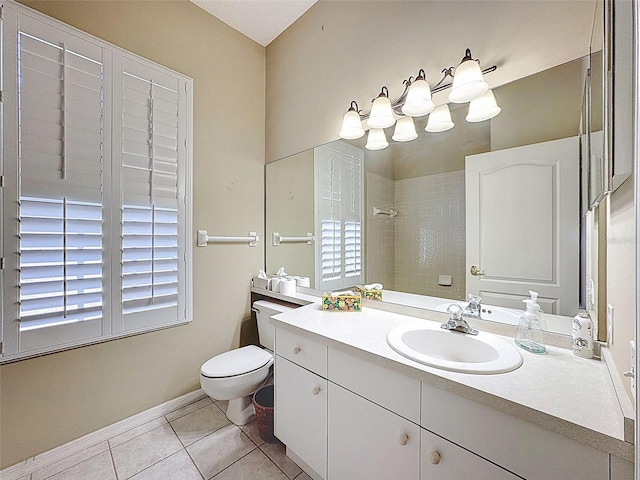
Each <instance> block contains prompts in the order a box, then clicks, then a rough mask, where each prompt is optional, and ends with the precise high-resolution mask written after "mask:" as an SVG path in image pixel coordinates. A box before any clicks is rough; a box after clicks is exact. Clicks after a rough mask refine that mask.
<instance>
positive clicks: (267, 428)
mask: <svg viewBox="0 0 640 480" xmlns="http://www.w3.org/2000/svg"><path fill="white" fill-rule="evenodd" d="M253 408H255V410H256V423H257V424H258V434H259V435H260V438H261V439H262V440H264V441H265V442H267V443H278V442H279V440H278V439H277V438H276V437H275V436H274V435H273V385H265V386H264V387H262V388H260V389H258V391H257V392H256V393H254V394H253Z"/></svg>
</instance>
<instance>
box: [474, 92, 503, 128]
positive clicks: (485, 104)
mask: <svg viewBox="0 0 640 480" xmlns="http://www.w3.org/2000/svg"><path fill="white" fill-rule="evenodd" d="M501 110H502V109H501V108H500V107H499V106H498V105H497V104H496V97H494V96H493V91H492V90H487V91H486V93H485V94H484V95H482V96H481V97H480V98H476V99H475V100H471V103H469V113H467V116H466V119H467V122H483V121H485V120H489V119H490V118H493V117H495V116H496V115H498V114H499V113H500V111H501Z"/></svg>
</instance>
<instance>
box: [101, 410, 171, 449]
mask: <svg viewBox="0 0 640 480" xmlns="http://www.w3.org/2000/svg"><path fill="white" fill-rule="evenodd" d="M166 424H167V420H166V419H165V418H164V417H158V418H156V419H154V420H151V421H150V422H147V423H144V424H142V425H140V426H139V427H135V428H132V429H131V430H127V431H126V432H124V433H121V434H120V435H117V436H115V437H113V438H110V439H109V446H110V447H111V448H114V447H117V446H118V445H120V444H122V443H124V442H128V441H129V440H131V439H133V438H135V437H137V436H139V435H144V434H145V433H147V432H150V431H151V430H155V429H156V428H158V427H161V426H162V425H166Z"/></svg>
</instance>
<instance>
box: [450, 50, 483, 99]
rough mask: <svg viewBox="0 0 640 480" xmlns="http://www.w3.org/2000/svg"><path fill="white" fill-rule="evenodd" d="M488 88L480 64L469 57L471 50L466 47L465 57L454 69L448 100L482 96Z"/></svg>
mask: <svg viewBox="0 0 640 480" xmlns="http://www.w3.org/2000/svg"><path fill="white" fill-rule="evenodd" d="M488 88H489V85H487V83H486V82H485V81H484V79H483V78H482V71H481V70H480V65H478V62H477V61H475V60H474V59H473V58H471V50H469V49H468V48H467V51H466V54H465V57H464V58H463V59H462V62H460V65H458V67H457V68H456V70H455V73H454V76H453V85H452V86H451V93H449V101H451V102H453V103H465V102H470V101H471V100H474V99H476V98H478V97H480V96H482V95H483V94H484V92H486V91H487V89H488Z"/></svg>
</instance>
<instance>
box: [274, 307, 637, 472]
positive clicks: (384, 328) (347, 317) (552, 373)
mask: <svg viewBox="0 0 640 480" xmlns="http://www.w3.org/2000/svg"><path fill="white" fill-rule="evenodd" d="M305 300H307V299H305ZM317 300H319V299H317ZM439 318H441V317H439V316H438V314H437V313H435V312H434V316H433V319H434V320H436V321H438V320H439ZM426 321H431V320H429V319H423V318H416V317H411V316H407V315H401V314H398V313H393V312H388V311H383V310H376V309H373V308H366V307H365V308H364V309H363V311H362V312H360V313H354V312H326V311H322V309H321V307H320V305H319V304H318V303H313V304H309V305H307V306H303V307H300V308H297V309H294V310H291V311H288V312H285V313H282V314H279V315H276V316H274V317H272V323H273V324H274V325H276V326H277V327H282V328H286V329H289V330H292V331H294V332H296V333H299V334H302V335H305V336H309V337H310V338H313V339H315V340H317V341H319V342H321V343H324V344H326V345H328V346H329V347H332V348H336V349H339V350H342V351H344V352H346V353H350V354H352V355H355V356H357V357H360V358H362V359H364V360H367V361H370V362H373V363H376V364H378V365H381V366H384V367H387V368H389V369H391V370H394V371H396V372H398V373H400V374H403V375H407V376H410V377H413V378H416V379H418V380H420V381H423V382H425V383H427V384H430V385H434V386H437V387H439V388H442V389H444V390H447V391H450V392H452V393H456V394H458V395H460V396H462V397H465V398H468V399H470V400H473V401H476V402H478V403H482V404H485V405H487V406H490V407H492V408H494V409H496V410H500V411H502V412H505V413H508V414H510V415H513V416H515V417H519V418H522V419H524V420H527V421H529V422H531V423H534V424H537V425H539V426H541V427H544V428H546V429H548V430H551V431H554V432H556V433H559V434H561V435H564V436H566V437H569V438H572V439H574V440H577V441H579V442H582V443H584V444H587V445H590V446H592V447H594V448H598V449H600V450H605V451H607V452H610V453H612V454H614V455H616V456H619V457H622V458H625V459H627V460H629V461H633V445H632V444H631V443H628V442H625V441H624V418H623V414H622V411H621V407H620V404H619V402H618V399H617V397H616V393H615V389H614V386H613V383H612V381H611V378H610V375H609V372H608V369H607V366H606V364H605V363H604V362H600V361H598V360H586V359H583V358H578V357H576V356H574V355H573V354H572V353H571V351H570V350H566V349H562V348H557V347H547V351H548V353H547V355H534V354H531V353H529V352H526V351H524V350H520V351H521V353H522V356H523V359H524V362H523V364H522V366H521V367H520V368H518V369H516V370H514V371H512V372H508V373H502V374H497V375H475V374H464V373H457V372H449V371H445V370H440V369H437V368H432V367H428V366H426V365H422V364H420V363H417V362H414V361H412V360H409V359H407V358H405V357H403V356H402V355H400V354H398V353H396V352H395V351H394V350H392V349H391V347H389V345H388V344H387V340H386V337H387V333H388V332H389V331H390V330H391V329H393V328H395V327H397V326H399V325H406V324H420V323H423V322H426ZM438 323H441V322H440V321H438ZM502 338H503V339H505V340H507V341H510V342H511V341H513V339H511V338H507V337H502Z"/></svg>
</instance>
